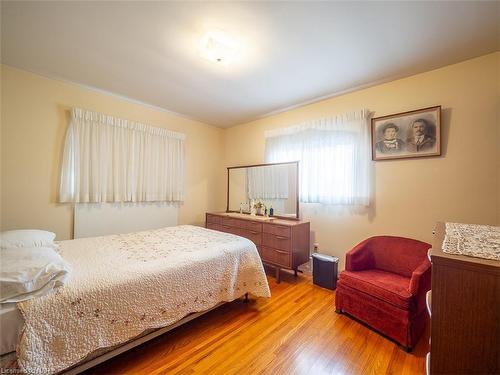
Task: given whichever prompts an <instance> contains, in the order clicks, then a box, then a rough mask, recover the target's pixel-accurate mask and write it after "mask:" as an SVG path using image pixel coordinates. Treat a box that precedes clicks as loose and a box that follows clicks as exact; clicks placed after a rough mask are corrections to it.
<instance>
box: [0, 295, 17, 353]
mask: <svg viewBox="0 0 500 375" xmlns="http://www.w3.org/2000/svg"><path fill="white" fill-rule="evenodd" d="M22 326H23V318H22V316H21V313H20V312H19V309H18V308H17V305H16V303H14V302H12V303H3V304H0V328H1V330H2V334H1V335H0V355H4V354H6V353H10V352H13V351H15V350H16V344H17V338H18V336H19V333H21V328H22Z"/></svg>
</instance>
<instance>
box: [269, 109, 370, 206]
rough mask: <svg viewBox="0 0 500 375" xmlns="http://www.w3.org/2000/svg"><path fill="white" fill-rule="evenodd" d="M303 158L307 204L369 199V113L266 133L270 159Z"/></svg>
mask: <svg viewBox="0 0 500 375" xmlns="http://www.w3.org/2000/svg"><path fill="white" fill-rule="evenodd" d="M295 160H299V161H300V167H299V168H300V180H299V196H300V201H301V202H304V203H324V204H341V205H363V206H368V205H369V204H370V190H371V189H370V163H371V161H370V142H369V112H368V111H366V110H363V111H360V112H356V113H352V114H348V115H344V116H338V117H335V118H330V119H323V120H318V121H311V122H308V123H304V124H301V125H298V126H295V127H291V128H286V129H279V130H275V131H269V132H267V133H266V161H267V162H270V163H275V162H285V161H295Z"/></svg>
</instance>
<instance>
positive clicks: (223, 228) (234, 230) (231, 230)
mask: <svg viewBox="0 0 500 375" xmlns="http://www.w3.org/2000/svg"><path fill="white" fill-rule="evenodd" d="M220 228H221V229H220V230H221V231H222V232H226V233H232V234H236V235H237V236H239V235H240V233H239V230H238V228H235V227H230V226H229V225H224V224H222V225H220Z"/></svg>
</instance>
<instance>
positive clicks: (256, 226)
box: [245, 221, 262, 232]
mask: <svg viewBox="0 0 500 375" xmlns="http://www.w3.org/2000/svg"><path fill="white" fill-rule="evenodd" d="M245 228H246V229H248V230H251V231H254V232H262V223H256V222H255V221H247V222H246V223H245Z"/></svg>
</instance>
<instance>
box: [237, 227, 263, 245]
mask: <svg viewBox="0 0 500 375" xmlns="http://www.w3.org/2000/svg"><path fill="white" fill-rule="evenodd" d="M237 234H238V235H239V236H241V237H245V238H248V239H249V240H250V241H252V242H253V243H254V244H256V245H260V244H261V243H262V233H261V232H257V231H253V230H248V229H238V230H237Z"/></svg>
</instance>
